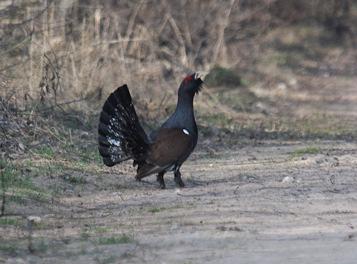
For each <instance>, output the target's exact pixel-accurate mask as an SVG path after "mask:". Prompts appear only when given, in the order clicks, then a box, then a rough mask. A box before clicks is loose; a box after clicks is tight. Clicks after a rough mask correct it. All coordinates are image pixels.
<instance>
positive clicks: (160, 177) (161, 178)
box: [157, 173, 166, 189]
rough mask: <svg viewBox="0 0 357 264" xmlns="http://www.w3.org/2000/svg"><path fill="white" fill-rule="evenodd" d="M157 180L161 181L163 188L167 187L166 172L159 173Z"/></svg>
mask: <svg viewBox="0 0 357 264" xmlns="http://www.w3.org/2000/svg"><path fill="white" fill-rule="evenodd" d="M157 181H158V182H159V184H160V188H161V189H165V188H166V186H165V181H164V174H161V173H159V174H158V175H157Z"/></svg>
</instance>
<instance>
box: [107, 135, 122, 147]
mask: <svg viewBox="0 0 357 264" xmlns="http://www.w3.org/2000/svg"><path fill="white" fill-rule="evenodd" d="M107 140H108V142H109V143H110V144H111V145H114V146H117V147H119V146H120V141H118V140H115V139H113V138H110V137H107Z"/></svg>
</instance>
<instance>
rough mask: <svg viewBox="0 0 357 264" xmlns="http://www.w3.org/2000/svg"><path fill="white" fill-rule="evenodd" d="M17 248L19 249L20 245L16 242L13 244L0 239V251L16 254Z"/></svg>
mask: <svg viewBox="0 0 357 264" xmlns="http://www.w3.org/2000/svg"><path fill="white" fill-rule="evenodd" d="M17 249H18V246H17V245H15V244H12V243H10V242H7V241H0V252H3V253H5V254H9V255H14V254H16V251H17Z"/></svg>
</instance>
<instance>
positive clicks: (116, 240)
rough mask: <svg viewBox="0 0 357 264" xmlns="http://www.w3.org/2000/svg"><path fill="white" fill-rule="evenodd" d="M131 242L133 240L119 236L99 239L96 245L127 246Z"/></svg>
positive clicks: (126, 236) (125, 236)
mask: <svg viewBox="0 0 357 264" xmlns="http://www.w3.org/2000/svg"><path fill="white" fill-rule="evenodd" d="M133 242H134V240H133V238H132V237H130V236H128V235H125V234H123V235H120V236H112V237H101V238H99V239H98V244H100V245H113V244H128V243H133Z"/></svg>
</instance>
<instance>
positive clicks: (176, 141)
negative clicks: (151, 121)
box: [147, 128, 193, 166]
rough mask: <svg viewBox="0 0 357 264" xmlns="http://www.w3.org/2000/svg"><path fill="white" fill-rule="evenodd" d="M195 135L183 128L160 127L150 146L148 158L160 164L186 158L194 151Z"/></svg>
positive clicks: (168, 164) (167, 164) (163, 164)
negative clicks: (188, 133)
mask: <svg viewBox="0 0 357 264" xmlns="http://www.w3.org/2000/svg"><path fill="white" fill-rule="evenodd" d="M192 146H193V137H192V136H191V135H187V134H186V133H185V132H184V131H183V129H181V128H162V129H160V131H159V133H158V135H157V137H156V140H155V142H154V143H153V144H152V145H151V146H150V151H149V155H148V158H147V160H148V161H149V162H150V163H152V164H155V165H158V166H170V165H171V164H173V163H175V162H177V161H180V160H181V159H185V158H186V157H187V155H188V154H189V153H190V152H191V151H192Z"/></svg>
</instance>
